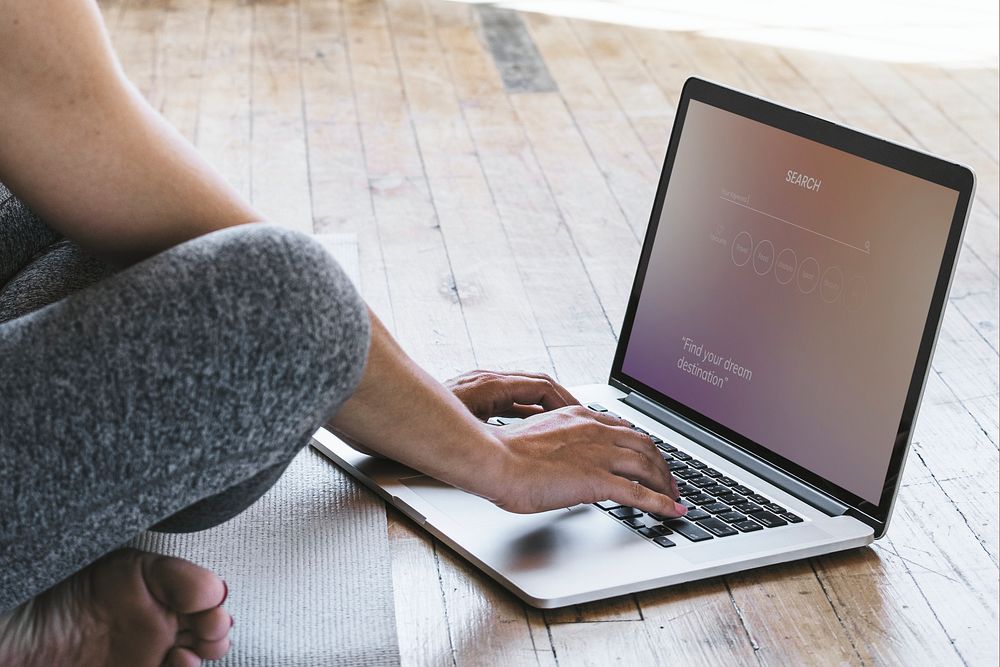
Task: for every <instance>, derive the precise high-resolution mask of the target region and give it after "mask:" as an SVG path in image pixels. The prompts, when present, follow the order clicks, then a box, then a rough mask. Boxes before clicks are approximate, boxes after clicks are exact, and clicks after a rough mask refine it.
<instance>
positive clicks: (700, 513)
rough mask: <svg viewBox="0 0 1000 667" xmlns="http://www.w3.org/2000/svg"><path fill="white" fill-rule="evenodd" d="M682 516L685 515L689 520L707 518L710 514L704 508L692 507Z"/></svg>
mask: <svg viewBox="0 0 1000 667" xmlns="http://www.w3.org/2000/svg"><path fill="white" fill-rule="evenodd" d="M684 516H686V517H687V518H688V519H690V520H691V521H701V520H702V519H707V518H708V517H710V516H712V515H711V514H709V513H708V512H706V511H705V510H699V509H694V510H688V513H687V514H685V515H684Z"/></svg>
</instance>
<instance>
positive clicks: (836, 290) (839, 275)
mask: <svg viewBox="0 0 1000 667" xmlns="http://www.w3.org/2000/svg"><path fill="white" fill-rule="evenodd" d="M843 291H844V272H843V271H842V270H841V269H840V267H839V266H831V267H830V268H829V269H827V270H826V271H824V272H823V279H822V280H821V281H820V285H819V295H820V296H821V297H822V298H823V301H826V302H827V303H833V302H834V301H836V300H837V299H839V298H840V294H841V292H843Z"/></svg>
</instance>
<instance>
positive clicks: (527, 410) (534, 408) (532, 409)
mask: <svg viewBox="0 0 1000 667" xmlns="http://www.w3.org/2000/svg"><path fill="white" fill-rule="evenodd" d="M444 385H445V386H446V387H447V388H448V389H450V390H451V391H452V393H453V394H455V396H457V397H458V400H460V401H462V403H463V404H465V407H467V408H468V409H469V412H471V413H472V414H474V415H475V416H476V417H477V418H479V419H481V420H483V421H486V420H487V419H489V418H490V417H530V416H531V415H535V414H538V413H540V412H545V411H547V410H556V409H558V408H564V407H566V406H569V405H579V403H578V402H577V400H576V399H575V398H573V395H572V394H570V393H569V392H568V391H567V390H566V389H565V387H563V386H561V385H560V384H559V383H558V382H556V381H555V380H553V379H552V378H550V377H549V376H548V375H545V374H544V373H521V372H514V373H502V372H497V371H480V370H477V371H469V372H468V373H463V374H462V375H459V376H458V377H455V378H452V379H450V380H448V381H447V382H445V383H444Z"/></svg>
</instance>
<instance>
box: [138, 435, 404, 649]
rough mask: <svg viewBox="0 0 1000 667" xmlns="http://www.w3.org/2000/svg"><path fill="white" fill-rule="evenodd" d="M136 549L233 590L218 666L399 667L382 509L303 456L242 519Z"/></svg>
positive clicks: (154, 538)
mask: <svg viewBox="0 0 1000 667" xmlns="http://www.w3.org/2000/svg"><path fill="white" fill-rule="evenodd" d="M133 546H135V547H137V548H140V549H145V550H147V551H155V552H157V553H163V554H169V555H173V556H179V557H182V558H186V559H188V560H190V561H192V562H195V563H198V564H199V565H202V566H204V567H207V568H209V569H211V570H212V571H214V572H216V573H218V574H219V576H221V577H222V578H223V579H225V580H226V582H227V583H228V584H229V591H230V592H229V600H228V601H227V602H226V607H227V609H229V610H230V611H231V612H232V614H233V617H234V618H235V619H236V626H235V628H234V629H233V635H232V637H233V647H232V650H231V651H230V652H229V654H228V655H227V656H226V657H225V658H224V659H223V660H221V661H220V662H218V663H216V664H219V665H233V666H240V667H246V666H253V667H257V666H258V665H259V666H264V665H267V666H271V665H294V666H300V665H301V666H303V667H312V666H317V667H318V666H320V665H322V666H327V665H393V664H398V663H399V649H398V645H397V642H396V621H395V612H394V608H393V595H392V571H391V568H390V561H389V542H388V535H387V533H386V521H385V506H384V505H383V503H382V501H381V500H379V499H378V498H377V497H376V496H374V495H373V494H372V493H371V492H369V491H368V490H366V489H364V488H363V487H361V486H360V485H358V484H357V483H356V482H354V481H353V480H352V479H351V478H349V477H348V476H347V475H345V474H344V473H343V472H342V471H341V470H340V469H339V468H337V467H336V466H335V465H333V464H331V463H330V462H329V461H328V460H327V459H325V458H323V457H322V456H321V455H320V454H318V453H316V452H315V451H314V450H313V449H312V447H306V448H305V449H304V450H303V451H302V452H301V453H300V454H299V455H298V456H297V457H296V458H295V460H294V461H293V462H292V464H291V465H290V466H289V468H288V470H287V471H285V474H284V475H283V476H282V477H281V479H280V480H279V481H278V483H277V484H276V485H275V486H274V487H273V488H271V490H270V491H268V492H267V493H266V494H265V495H264V496H263V497H262V498H261V499H260V500H258V501H257V502H256V503H254V504H253V505H252V506H251V507H249V508H248V509H247V510H246V511H245V512H243V513H242V514H240V515H239V516H237V517H235V518H234V519H232V520H230V521H227V522H226V523H224V524H222V525H220V526H216V527H215V528H212V529H209V530H206V531H202V532H199V533H188V534H181V535H169V534H160V533H145V534H143V535H141V536H140V537H138V538H137V539H136V540H135V541H134V542H133Z"/></svg>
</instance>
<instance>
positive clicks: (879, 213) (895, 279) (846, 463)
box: [622, 100, 958, 504]
mask: <svg viewBox="0 0 1000 667" xmlns="http://www.w3.org/2000/svg"><path fill="white" fill-rule="evenodd" d="M957 199H958V192H957V191H955V190H950V189H948V188H945V187H942V186H939V185H936V184H934V183H931V182H929V181H925V180H922V179H919V178H917V177H914V176H911V175H908V174H905V173H902V172H899V171H896V170H894V169H891V168H889V167H885V166H882V165H879V164H877V163H875V162H870V161H868V160H865V159H862V158H859V157H857V156H854V155H851V154H850V153H846V152H843V151H840V150H837V149H834V148H830V147H828V146H824V145H822V144H819V143H816V142H813V141H810V140H808V139H804V138H801V137H799V136H796V135H794V134H791V133H788V132H785V131H782V130H778V129H775V128H772V127H770V126H768V125H764V124H762V123H758V122H756V121H753V120H750V119H747V118H744V117H742V116H739V115H737V114H733V113H730V112H728V111H724V110H721V109H718V108H716V107H713V106H710V105H707V104H704V103H702V102H698V101H695V100H691V101H690V103H689V107H688V111H687V115H686V117H685V120H684V125H683V131H682V134H681V138H680V141H679V143H678V147H677V154H676V157H675V161H674V165H673V169H672V171H671V174H670V181H669V185H668V188H667V192H666V197H665V200H664V204H663V209H662V212H661V216H660V221H659V226H658V229H657V232H656V238H655V239H654V240H653V246H652V253H651V255H650V258H649V263H648V267H647V270H646V274H645V279H644V281H643V287H642V292H641V294H640V296H639V301H638V304H637V307H636V311H635V319H634V322H633V326H632V331H631V336H630V338H629V341H628V348H627V350H626V352H625V356H624V358H623V362H622V371H623V372H624V373H625V374H627V375H629V376H631V377H633V378H635V379H636V380H639V381H640V382H642V383H644V384H646V385H648V386H650V387H652V388H654V389H656V390H658V391H660V392H662V393H663V394H664V395H666V396H668V397H669V398H671V399H673V400H675V401H677V402H679V403H681V404H683V405H685V406H687V407H688V408H690V409H692V410H695V411H697V412H699V413H700V414H702V415H704V416H706V417H708V418H709V419H711V420H713V421H715V422H717V423H719V424H722V425H723V426H725V427H727V428H729V429H731V430H733V431H736V432H737V433H740V434H741V435H743V436H745V437H746V438H749V439H750V440H752V441H754V442H755V443H757V444H759V445H760V446H762V447H765V448H767V449H769V450H771V451H773V452H774V453H775V454H778V455H780V456H782V457H784V458H785V459H787V460H789V461H792V462H793V463H796V464H798V465H800V466H802V467H803V468H805V469H807V470H809V471H811V472H812V473H814V474H816V475H819V476H820V477H822V478H824V479H826V480H828V481H830V482H832V483H834V484H836V485H838V486H840V487H842V488H844V489H846V490H847V491H850V492H851V493H853V494H855V495H857V496H860V497H861V498H863V499H865V500H868V501H869V502H872V503H875V504H878V502H879V499H880V496H881V494H882V488H883V484H884V481H885V476H886V472H887V469H888V466H889V459H890V455H891V453H892V449H893V445H894V442H895V438H896V434H897V430H898V428H899V422H900V417H901V414H902V410H903V403H904V401H905V398H906V393H907V390H908V388H909V385H910V380H911V376H912V374H913V369H914V364H915V360H916V357H917V348H918V346H919V344H920V339H921V335H922V333H923V328H924V324H925V321H926V319H927V313H928V309H929V307H930V302H931V296H932V292H933V289H934V284H935V281H936V278H937V273H938V267H939V266H940V263H941V258H942V255H943V252H944V248H945V241H946V237H947V235H948V232H949V228H950V225H951V222H952V217H953V215H954V212H955V206H956V203H957Z"/></svg>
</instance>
